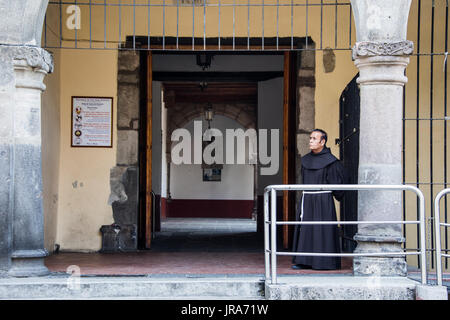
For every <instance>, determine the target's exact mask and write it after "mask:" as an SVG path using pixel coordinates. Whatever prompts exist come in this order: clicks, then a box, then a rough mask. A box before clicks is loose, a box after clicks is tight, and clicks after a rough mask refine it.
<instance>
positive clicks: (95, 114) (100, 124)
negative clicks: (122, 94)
mask: <svg viewBox="0 0 450 320" xmlns="http://www.w3.org/2000/svg"><path fill="white" fill-rule="evenodd" d="M112 116H113V98H109V97H108V98H104V97H72V147H106V148H111V147H112V121H113V119H112Z"/></svg>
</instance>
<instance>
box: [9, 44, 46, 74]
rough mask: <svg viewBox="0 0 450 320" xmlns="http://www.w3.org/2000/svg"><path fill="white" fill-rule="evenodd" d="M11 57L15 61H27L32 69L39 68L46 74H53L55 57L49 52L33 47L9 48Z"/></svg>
mask: <svg viewBox="0 0 450 320" xmlns="http://www.w3.org/2000/svg"><path fill="white" fill-rule="evenodd" d="M8 47H9V48H10V49H11V53H10V57H11V58H12V59H13V61H14V64H17V63H16V62H15V61H25V62H26V64H27V65H28V66H30V67H32V68H38V69H41V70H43V71H45V72H46V73H52V72H53V56H52V54H51V53H50V52H48V51H47V50H44V49H42V48H40V47H33V46H8Z"/></svg>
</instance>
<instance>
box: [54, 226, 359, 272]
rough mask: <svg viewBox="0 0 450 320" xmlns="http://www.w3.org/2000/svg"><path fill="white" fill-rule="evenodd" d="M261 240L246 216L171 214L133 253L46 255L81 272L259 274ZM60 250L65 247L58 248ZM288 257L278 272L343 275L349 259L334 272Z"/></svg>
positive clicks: (62, 268)
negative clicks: (303, 266) (300, 265)
mask: <svg viewBox="0 0 450 320" xmlns="http://www.w3.org/2000/svg"><path fill="white" fill-rule="evenodd" d="M263 248H264V240H263V238H262V237H261V236H257V234H256V221H253V220H249V219H205V218H170V219H166V220H164V221H162V224H161V232H157V233H155V237H154V239H153V240H152V249H151V250H146V251H140V252H133V253H65V252H60V253H59V254H54V255H51V256H49V257H47V258H46V260H45V264H46V266H47V267H48V268H49V269H50V271H52V272H66V270H67V267H69V266H70V265H77V266H79V267H80V272H81V274H82V275H144V274H148V275H153V274H155V275H156V274H158V275H162V274H167V275H171V274H186V275H195V274H230V275H231V274H234V275H236V274H242V275H245V274H260V275H263V274H264V253H263V252H264V250H263ZM62 249H64V248H62ZM291 260H292V258H291V257H288V256H279V257H278V258H277V265H278V266H277V268H278V274H301V273H307V274H311V273H313V274H321V273H324V274H329V273H333V274H335V273H337V274H347V273H350V274H351V272H352V270H351V260H348V259H344V260H343V263H342V264H343V268H342V269H341V270H333V271H314V270H293V269H291Z"/></svg>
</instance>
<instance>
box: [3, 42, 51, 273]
mask: <svg viewBox="0 0 450 320" xmlns="http://www.w3.org/2000/svg"><path fill="white" fill-rule="evenodd" d="M1 51H2V56H3V62H4V67H5V69H2V70H4V72H5V74H7V75H9V76H10V77H11V79H13V82H12V83H13V85H12V86H11V87H9V88H8V90H6V92H5V91H4V92H2V94H1V95H2V97H3V98H4V97H6V96H7V97H9V100H6V99H1V100H0V103H1V110H2V114H3V115H5V117H4V118H3V117H2V118H3V119H2V124H3V125H4V126H3V128H5V130H4V131H2V134H1V137H0V139H1V140H2V141H1V145H2V147H1V149H2V150H1V151H0V154H1V156H0V157H1V160H2V162H3V160H8V161H7V162H8V164H6V161H5V165H6V166H5V167H3V169H5V170H3V169H2V176H5V180H4V181H6V182H7V183H6V185H7V187H8V190H3V191H2V195H5V193H6V194H7V195H8V197H7V206H6V208H5V209H7V211H8V212H7V216H8V221H7V225H8V226H4V227H3V228H7V230H6V231H7V232H8V233H9V235H8V238H9V243H8V247H9V249H8V251H9V259H10V261H9V266H8V269H9V271H8V274H9V275H10V276H17V277H27V276H40V275H45V274H48V273H49V271H48V269H47V268H46V267H45V265H44V263H43V262H44V259H43V258H44V257H45V256H46V255H47V251H46V250H45V249H44V215H43V206H42V169H41V168H42V165H41V92H42V91H44V90H45V85H44V84H43V79H44V77H45V75H47V73H49V72H51V71H52V70H53V59H52V57H51V55H50V54H49V53H48V52H47V51H45V50H43V49H41V48H38V47H28V46H14V47H9V46H2V48H1ZM3 79H4V80H5V78H3ZM6 168H8V169H6ZM6 171H8V172H6ZM2 180H3V179H2ZM5 200H6V197H5ZM2 203H3V201H2ZM2 247H3V248H5V247H6V246H2Z"/></svg>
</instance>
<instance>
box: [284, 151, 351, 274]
mask: <svg viewBox="0 0 450 320" xmlns="http://www.w3.org/2000/svg"><path fill="white" fill-rule="evenodd" d="M301 170H302V183H303V184H342V183H344V167H343V166H342V164H341V163H340V162H339V160H338V159H337V158H336V157H335V156H333V155H332V154H331V152H330V149H329V148H326V147H325V148H324V149H323V150H322V151H321V152H319V153H317V154H314V153H312V152H310V153H308V154H307V155H305V156H303V157H302V169H301ZM333 196H334V197H335V198H336V199H337V200H338V201H340V200H341V199H342V198H343V196H344V191H342V190H341V191H333V192H332V193H319V194H304V195H303V221H336V209H335V207H334V201H333ZM301 208H302V203H301V202H300V204H299V209H298V210H297V217H296V218H297V220H298V221H300V214H301ZM293 241H294V243H293V251H294V252H329V253H340V252H341V250H340V242H339V232H338V227H337V225H298V226H296V227H295V231H294V239H293ZM292 262H293V263H294V264H303V265H307V266H311V267H312V269H317V270H321V269H322V270H333V269H340V267H341V257H318V256H294V258H293V261H292Z"/></svg>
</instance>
